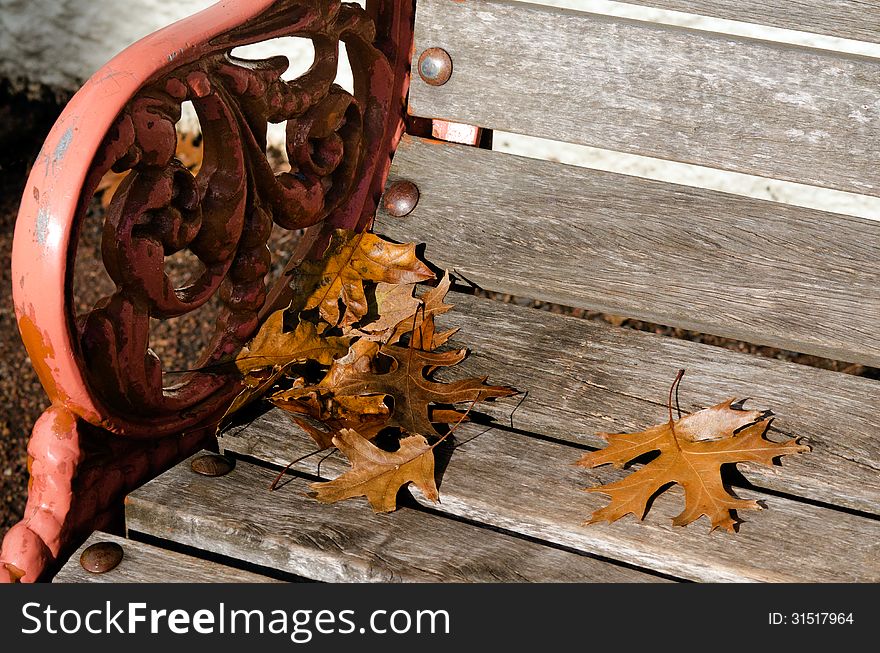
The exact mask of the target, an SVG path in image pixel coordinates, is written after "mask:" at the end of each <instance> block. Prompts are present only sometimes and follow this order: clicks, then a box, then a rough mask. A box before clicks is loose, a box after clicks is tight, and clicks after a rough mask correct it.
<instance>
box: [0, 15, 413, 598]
mask: <svg viewBox="0 0 880 653" xmlns="http://www.w3.org/2000/svg"><path fill="white" fill-rule="evenodd" d="M412 10H413V7H412V0H370V2H368V5H367V9H366V10H364V9H362V8H360V7H358V6H356V5H342V4H341V3H340V2H339V1H338V0H224V1H222V2H219V3H218V4H217V5H215V6H213V7H211V8H209V9H207V10H205V11H203V12H201V13H199V14H196V15H195V16H193V17H191V18H189V19H186V20H184V21H181V22H180V23H177V24H175V25H173V26H171V27H169V28H166V29H164V30H162V31H160V32H158V33H156V34H153V35H151V36H149V37H147V38H146V39H144V40H143V41H141V42H139V43H137V44H135V45H134V46H132V47H131V48H129V49H128V50H126V51H125V52H123V53H122V54H120V55H119V56H118V57H116V58H115V59H114V60H113V61H111V62H110V63H109V64H107V65H106V66H105V67H104V68H103V69H101V70H100V71H99V72H98V73H97V74H96V75H95V76H94V77H92V79H90V80H89V81H88V82H87V83H86V84H85V86H84V87H83V88H82V90H81V91H80V92H79V93H78V94H77V95H76V96H75V97H74V99H73V100H72V101H71V102H70V104H69V105H68V106H67V108H66V109H65V111H64V113H63V114H62V116H61V117H60V118H59V120H58V122H57V123H56V125H55V127H54V128H53V130H52V132H51V133H50V135H49V137H48V138H47V140H46V143H45V145H44V147H43V150H42V152H41V155H40V157H39V160H38V161H37V163H36V165H35V166H34V168H33V171H32V173H31V176H30V178H29V180H28V185H27V190H26V192H25V195H24V198H23V201H22V204H21V209H20V212H19V217H18V220H17V223H16V232H15V240H14V249H13V279H14V282H13V285H14V288H13V295H14V302H15V309H16V314H17V316H18V319H19V326H20V330H21V333H22V338H23V340H24V342H25V345H26V347H27V349H28V353H29V354H30V357H31V360H32V361H33V364H34V367H35V368H36V370H37V372H38V374H39V377H40V380H41V382H42V384H43V386H44V388H45V390H46V392H47V394H48V395H49V397H50V399H51V401H52V404H53V406H52V408H50V409H49V410H48V411H47V412H46V413H45V414H44V415H43V417H41V418H40V420H39V421H38V423H37V424H36V426H35V427H34V432H33V435H32V440H31V443H30V445H29V455H30V457H31V458H32V479H31V489H30V493H29V498H28V505H27V507H26V512H25V516H24V519H23V521H22V522H20V523H19V524H17V525H16V526H14V527H13V528H12V529H11V530H10V532H9V533H8V534H7V536H6V538H5V540H4V543H3V548H2V552H0V570H5V577H4V573H0V577H2V578H0V580H4V579H5V580H18V579H21V580H24V581H33V580H37V579H38V578H39V577H40V576H41V575H43V574H44V572H46V571H48V570H50V569H51V567H52V565H53V564H54V563H55V560H56V559H57V558H58V557H59V556H61V555H63V554H64V553H65V552H69V550H70V548H71V546H75V544H76V541H75V540H76V538H77V537H81V536H82V535H83V534H87V533H88V532H90V531H91V530H92V529H94V528H95V527H98V526H99V525H100V524H97V523H96V522H97V521H98V520H99V519H100V518H101V517H100V516H101V515H102V514H104V513H107V512H108V511H112V509H113V508H114V506H118V503H119V498H120V497H121V496H122V494H123V493H124V492H125V491H127V490H128V489H130V488H132V487H134V486H135V485H137V484H138V483H140V482H143V481H144V480H145V479H147V478H149V477H150V476H152V475H154V474H156V473H158V472H160V471H161V470H163V469H165V468H167V467H168V466H169V465H171V464H173V463H175V462H176V461H178V460H180V459H181V458H182V457H183V456H185V455H188V454H191V453H192V452H193V451H194V450H195V449H196V447H198V446H200V444H202V443H203V441H204V439H205V436H206V434H207V435H210V434H211V433H212V432H213V430H212V428H211V426H212V424H214V423H215V422H216V421H217V420H218V419H219V417H220V416H221V415H222V413H223V412H224V410H225V408H226V406H227V405H228V403H229V401H230V400H231V398H232V397H233V396H234V395H235V393H236V392H237V390H238V381H237V380H236V378H235V375H234V374H230V373H228V372H224V367H223V366H222V365H221V364H222V363H223V362H224V361H225V360H227V359H228V358H229V357H230V356H232V355H234V354H235V352H236V351H238V350H239V349H240V348H241V346H242V345H243V344H244V343H245V342H246V341H247V340H248V339H249V338H250V336H251V335H252V334H253V333H254V332H255V330H256V329H257V328H258V326H259V324H260V320H261V318H262V317H263V316H264V315H265V314H267V313H268V312H269V311H270V310H271V309H272V308H274V307H275V306H277V305H278V304H279V303H282V302H283V301H284V299H285V295H286V293H288V288H287V283H285V282H283V281H282V282H279V283H276V284H275V287H274V289H273V288H271V287H270V286H269V284H268V283H267V281H266V274H267V272H268V270H269V265H270V258H269V256H270V255H269V251H268V249H267V247H266V241H267V239H268V237H269V234H270V233H271V231H272V228H273V225H277V226H279V227H281V228H284V229H303V228H305V229H306V230H307V232H306V236H305V237H304V238H303V245H302V246H301V248H300V250H298V251H297V252H295V253H294V254H293V257H292V259H291V263H290V264H289V266H288V267H289V268H294V267H295V266H296V265H297V264H298V263H299V261H301V260H302V259H303V258H304V257H305V256H307V255H309V253H310V249H312V248H316V247H319V246H320V243H321V242H322V239H323V238H324V234H325V233H326V232H329V231H330V230H332V229H333V228H335V227H348V228H364V227H366V226H367V225H368V224H369V223H370V221H371V219H372V217H373V215H374V213H375V208H376V203H377V202H378V200H379V198H380V196H381V192H382V189H383V187H384V182H385V177H386V175H387V172H388V169H389V167H390V159H391V153H392V151H393V148H394V147H395V146H396V144H397V141H398V140H399V138H400V135H401V133H402V131H403V115H404V99H405V97H406V93H407V88H408V81H409V76H408V62H409V57H410V54H411V42H412ZM282 36H303V37H307V38H311V40H312V42H313V43H314V47H315V63H314V64H313V66H312V67H311V68H310V69H309V71H307V72H306V73H305V74H304V75H302V76H301V77H299V78H297V79H295V80H292V81H283V80H282V79H281V75H282V73H283V72H284V71H285V70H286V69H287V65H288V63H287V61H286V59H285V58H284V57H273V58H271V59H268V60H265V61H257V62H252V61H243V60H240V59H237V58H235V57H232V56H231V55H230V54H229V52H230V51H231V50H232V49H233V48H235V47H237V46H240V45H246V44H249V43H254V42H258V41H263V40H267V39H272V38H277V37H282ZM340 41H344V42H345V43H346V46H347V48H348V52H349V54H350V58H351V63H352V71H353V74H354V78H355V92H354V94H353V95H352V94H348V93H347V92H345V91H344V90H342V89H341V88H339V87H338V86H336V85H335V84H333V81H334V79H335V77H336V71H337V57H338V49H337V46H338V43H339V42H340ZM185 101H191V102H192V103H193V105H194V106H195V108H196V111H197V113H198V115H199V122H200V124H201V127H202V131H203V136H204V144H205V147H204V152H205V154H204V160H203V164H202V167H201V170H200V172H199V173H198V175H197V176H193V175H192V174H191V173H190V172H189V171H188V170H186V169H185V168H184V167H183V166H182V165H181V164H180V163H179V162H178V161H177V160H176V158H175V149H176V140H177V139H176V132H175V123H176V122H177V120H178V119H179V116H180V107H181V104H182V103H183V102H185ZM282 121H287V125H288V127H287V149H288V155H289V158H290V162H291V166H292V169H291V171H290V172H287V173H282V174H279V175H275V174H274V172H273V171H272V170H271V168H270V166H269V164H268V162H267V159H266V155H265V142H266V125H267V123H269V122H276V123H277V122H282ZM110 169H113V170H115V171H117V172H122V171H128V172H129V174H128V175H127V177H126V179H125V180H124V182H123V183H122V184H121V186H120V187H119V189H118V190H117V192H116V193H115V195H114V197H113V200H112V202H111V204H110V207H109V209H108V213H107V217H106V221H105V226H104V237H103V243H102V254H103V259H104V265H105V268H106V269H107V272H108V273H109V275H110V277H111V278H112V279H113V281H114V282H115V283H116V290H115V292H114V293H113V294H112V295H111V296H109V297H105V298H104V299H102V300H101V301H99V302H98V303H97V304H96V305H95V306H94V308H93V309H92V310H91V311H90V312H88V313H87V314H85V315H81V316H79V317H78V318H76V319H75V317H74V314H73V304H72V301H71V297H70V296H69V293H68V292H67V289H68V288H70V287H72V278H71V277H72V265H71V262H72V261H73V258H74V257H73V253H74V252H75V249H76V245H77V239H78V232H79V227H80V224H81V222H82V220H83V217H84V215H85V212H86V209H87V207H88V203H89V201H90V199H91V197H92V196H93V194H94V191H95V188H96V187H97V185H98V183H99V182H100V180H101V178H102V177H103V176H104V174H105V173H106V172H107V171H108V170H110ZM184 250H188V251H189V252H191V253H192V254H194V255H195V256H196V257H197V258H198V259H199V261H200V262H201V264H202V268H203V269H202V271H201V274H200V275H198V276H197V277H196V278H195V279H192V280H191V281H190V282H189V283H188V284H187V285H186V286H184V287H176V286H175V284H174V283H173V282H172V281H171V279H170V278H169V276H168V274H166V271H165V266H164V261H165V258H166V257H167V256H170V255H172V254H174V253H177V252H181V251H184ZM281 278H282V279H283V278H284V277H281ZM215 296H218V297H219V300H220V302H221V305H222V309H221V315H220V318H219V319H218V320H217V323H216V330H215V333H214V336H213V340H212V341H211V343H210V345H209V346H208V347H207V348H206V350H205V351H204V353H203V356H202V358H201V360H200V361H199V363H198V364H197V365H196V371H193V372H191V373H189V374H188V375H186V376H185V377H184V378H183V379H181V381H180V382H179V383H177V384H176V385H175V386H173V387H163V384H162V366H161V361H160V360H159V359H158V358H157V357H156V355H155V354H154V353H153V352H152V350H150V349H149V333H150V323H151V320H153V319H161V320H165V319H170V318H174V317H177V316H181V315H184V314H187V313H190V312H193V311H196V310H198V309H199V308H200V307H202V306H203V305H204V304H205V303H206V302H208V301H209V300H210V299H211V298H212V297H215ZM95 427H100V428H95ZM106 431H110V432H112V433H113V434H116V435H117V436H127V437H124V438H118V437H110V436H109V435H108V434H107V433H106ZM181 433H185V435H180V434H181ZM96 442H99V443H100V447H98V448H99V449H101V451H100V452H99V454H96V453H95V451H94V450H95V448H96V445H95V443H96ZM86 450H88V451H89V454H88V455H87V454H86V453H85V451H86Z"/></svg>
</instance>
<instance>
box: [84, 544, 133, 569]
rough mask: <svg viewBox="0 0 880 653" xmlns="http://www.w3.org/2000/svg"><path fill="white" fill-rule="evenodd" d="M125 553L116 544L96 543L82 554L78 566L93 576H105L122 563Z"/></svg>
mask: <svg viewBox="0 0 880 653" xmlns="http://www.w3.org/2000/svg"><path fill="white" fill-rule="evenodd" d="M124 555H125V552H124V551H123V550H122V547H121V546H119V545H118V544H117V543H116V542H96V543H95V544H92V545H91V546H90V547H88V548H87V549H86V550H85V551H83V552H82V555H81V556H80V557H79V564H80V565H82V568H83V569H85V570H86V571H88V572H91V573H93V574H105V573H107V572H108V571H110V570H111V569H115V568H116V566H117V565H118V564H119V563H120V562H122V558H123V556H124Z"/></svg>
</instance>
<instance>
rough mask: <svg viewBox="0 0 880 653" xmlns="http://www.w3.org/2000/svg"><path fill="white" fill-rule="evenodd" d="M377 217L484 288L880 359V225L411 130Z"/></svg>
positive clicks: (837, 355)
mask: <svg viewBox="0 0 880 653" xmlns="http://www.w3.org/2000/svg"><path fill="white" fill-rule="evenodd" d="M402 178H405V179H409V180H411V181H413V182H414V183H415V184H416V185H417V186H418V187H419V190H420V199H419V203H418V205H417V206H416V209H415V211H414V212H413V213H411V214H410V215H409V216H407V217H406V218H403V219H399V218H393V217H390V216H388V215H387V214H385V213H384V212H383V213H380V215H379V218H378V221H377V226H376V229H377V231H380V232H381V233H383V234H385V235H387V236H389V237H391V238H393V239H395V240H398V241H401V242H410V241H415V242H423V243H426V244H427V247H426V257H427V258H428V260H430V261H432V262H433V263H435V264H437V265H439V266H441V267H445V268H448V269H455V270H456V271H458V272H460V273H461V274H462V275H463V276H464V277H466V278H467V279H468V280H470V281H472V282H474V283H477V284H479V285H480V286H481V287H483V288H485V289H487V290H495V291H500V292H505V293H511V294H514V295H519V296H522V297H528V298H533V299H538V300H543V301H548V302H554V303H559V304H563V305H567V306H575V307H582V308H591V309H596V310H600V311H603V312H608V313H613V314H619V315H626V316H629V317H637V318H640V319H644V320H648V321H651V322H657V323H660V324H665V325H670V326H677V327H682V328H687V329H693V330H697V331H701V332H705V333H712V334H715V335H720V336H725V337H731V338H736V339H740V340H746V341H750V342H755V343H758V344H763V345H769V346H774V347H781V348H784V349H791V350H795V351H801V352H805V353H810V354H815V355H818V356H824V357H828V358H833V359H839V360H846V361H851V362H858V363H864V364H868V365H874V366H880V339H878V337H877V335H878V327H880V268H878V266H877V252H878V250H880V222H875V221H872V220H865V219H862V218H854V217H850V216H842V215H836V214H831V213H826V212H822V211H815V210H812V209H805V208H800V207H793V206H789V205H782V204H778V203H775V202H769V201H764V200H757V199H753V198H747V197H741V196H737V195H730V194H726V193H719V192H716V191H710V190H703V189H696V188H691V187H686V186H679V185H675V184H669V183H665V182H658V181H651V180H646V179H641V178H637V177H630V176H626V175H619V174H615V173H609V172H602V171H596V170H589V169H584V168H577V167H573V166H566V165H562V164H557V163H553V162H545V161H535V160H531V159H525V158H522V157H516V156H511V155H507V154H502V153H497V152H490V151H487V150H480V149H476V148H468V147H464V146H458V145H452V144H440V143H436V142H430V141H425V140H420V139H416V138H412V137H406V138H405V139H404V141H403V142H402V144H401V146H400V148H399V149H398V151H397V154H396V156H395V159H394V164H393V167H392V172H391V179H390V181H392V182H393V181H394V180H396V179H402Z"/></svg>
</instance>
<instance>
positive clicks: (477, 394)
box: [318, 341, 516, 436]
mask: <svg viewBox="0 0 880 653" xmlns="http://www.w3.org/2000/svg"><path fill="white" fill-rule="evenodd" d="M361 343H365V341H358V342H357V343H355V345H353V346H352V349H351V351H350V352H349V354H348V355H346V356H345V357H343V358H340V359H339V360H337V361H334V362H333V364H332V365H331V367H330V370H329V371H328V372H327V376H326V377H324V379H323V380H322V381H321V383H319V384H318V387H320V388H323V389H326V390H327V391H329V392H330V393H332V394H333V396H335V397H356V396H364V395H388V396H390V397H392V399H393V400H394V408H393V410H392V413H391V416H390V418H389V419H388V423H387V425H388V426H396V427H399V428H401V429H403V430H404V431H407V432H409V433H420V434H422V435H428V436H433V435H436V434H437V432H436V430H435V429H434V427H433V426H432V425H431V423H432V422H435V423H447V424H448V423H452V422H455V421H458V419H459V418H461V417H462V415H461V414H460V413H458V412H456V411H451V410H442V411H434V412H433V413H432V409H431V404H458V403H464V402H480V401H484V400H486V399H493V398H498V397H509V396H510V395H513V394H516V391H515V390H513V389H512V388H507V387H503V386H491V385H487V384H486V377H482V378H472V379H461V380H459V381H453V382H451V383H441V382H438V381H432V380H431V379H429V378H428V377H427V374H429V373H431V372H432V371H433V370H435V369H437V368H439V367H451V366H453V365H456V364H458V363H460V362H461V361H462V360H463V359H464V357H465V356H466V355H467V350H466V349H460V350H451V351H445V352H433V351H432V352H428V351H421V350H418V349H415V348H413V347H408V348H407V347H400V346H398V345H390V346H385V347H382V348H381V349H378V352H379V356H387V357H389V358H390V359H391V361H390V368H389V369H388V370H387V371H379V370H377V369H376V368H375V367H373V366H372V363H373V362H374V358H371V356H370V352H371V351H374V348H375V343H369V342H366V343H365V344H361Z"/></svg>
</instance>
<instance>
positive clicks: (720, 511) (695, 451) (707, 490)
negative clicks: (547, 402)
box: [576, 399, 810, 532]
mask: <svg viewBox="0 0 880 653" xmlns="http://www.w3.org/2000/svg"><path fill="white" fill-rule="evenodd" d="M734 403H735V402H734V400H733V399H731V400H730V401H725V402H724V403H721V404H718V405H717V406H713V407H711V408H706V409H704V410H701V411H698V412H696V413H692V414H690V415H687V416H685V417H682V418H680V419H678V420H673V419H672V414H671V411H670V419H669V421H668V422H667V423H666V424H659V425H657V426H652V427H651V428H649V429H647V430H645V431H640V432H638V433H619V434H614V433H600V434H599V435H601V436H602V437H604V438H605V439H606V440H607V441H608V446H607V447H606V448H604V449H602V450H600V451H594V452H590V453H588V454H586V455H585V456H584V457H583V458H581V459H580V460H579V461H578V462H577V463H576V464H577V465H580V466H582V467H597V466H599V465H604V464H607V463H611V464H613V465H614V466H615V467H623V466H624V465H625V464H626V463H628V462H630V461H632V460H634V459H636V458H638V457H639V456H642V455H644V454H647V453H650V452H654V451H657V452H659V455H658V456H657V457H656V458H655V459H654V460H652V461H651V462H649V463H648V464H646V465H645V466H644V467H642V468H641V469H639V470H638V471H635V472H633V473H632V474H629V475H628V476H626V477H625V478H623V479H621V480H619V481H617V482H614V483H609V484H607V485H601V486H598V487H592V488H587V489H586V491H587V492H601V493H603V494H607V495H608V496H610V497H611V502H610V503H609V504H608V505H607V506H605V507H604V508H601V509H599V510H597V511H596V512H594V513H593V514H592V516H591V517H590V519H589V522H588V523H595V522H600V521H607V522H613V521H616V520H618V519H620V518H621V517H623V516H625V515H628V514H630V513H632V514H634V515H635V516H636V517H637V518H639V519H643V518H644V516H645V514H646V512H647V505H648V501H649V500H650V499H651V497H652V496H654V494H655V493H657V492H658V491H659V490H661V489H662V488H664V487H665V486H667V485H669V484H673V483H678V484H680V485H681V486H683V487H684V491H685V507H684V510H683V511H682V512H681V513H680V514H679V515H678V516H676V517H675V518H674V519H673V522H672V523H673V524H674V525H675V526H685V525H687V524H689V523H691V522H692V521H695V520H697V519H699V518H700V517H701V516H702V515H706V516H707V517H709V519H710V520H711V522H712V530H715V529H716V528H724V529H726V530H728V531H731V532H733V530H734V526H735V524H736V521H735V520H734V518H733V515H732V514H731V511H732V510H743V509H746V510H760V509H761V506H760V505H759V504H758V503H757V502H756V501H749V500H745V499H739V498H737V497H735V496H733V495H732V494H730V493H729V492H728V491H727V489H726V488H725V487H724V483H723V482H722V479H721V466H722V465H724V464H728V463H738V462H755V463H763V464H765V465H772V464H773V460H774V459H775V458H777V457H778V456H783V455H785V454H792V453H799V452H803V451H809V450H810V448H809V447H808V446H806V445H801V444H798V442H797V439H796V438H795V439H791V440H788V441H786V442H782V443H776V442H771V441H770V440H767V439H765V438H764V434H765V433H766V431H767V428H768V427H769V426H770V423H771V422H772V420H771V419H768V414H767V413H766V412H764V411H756V410H737V409H734V408H733V407H732V406H733V404H734Z"/></svg>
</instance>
